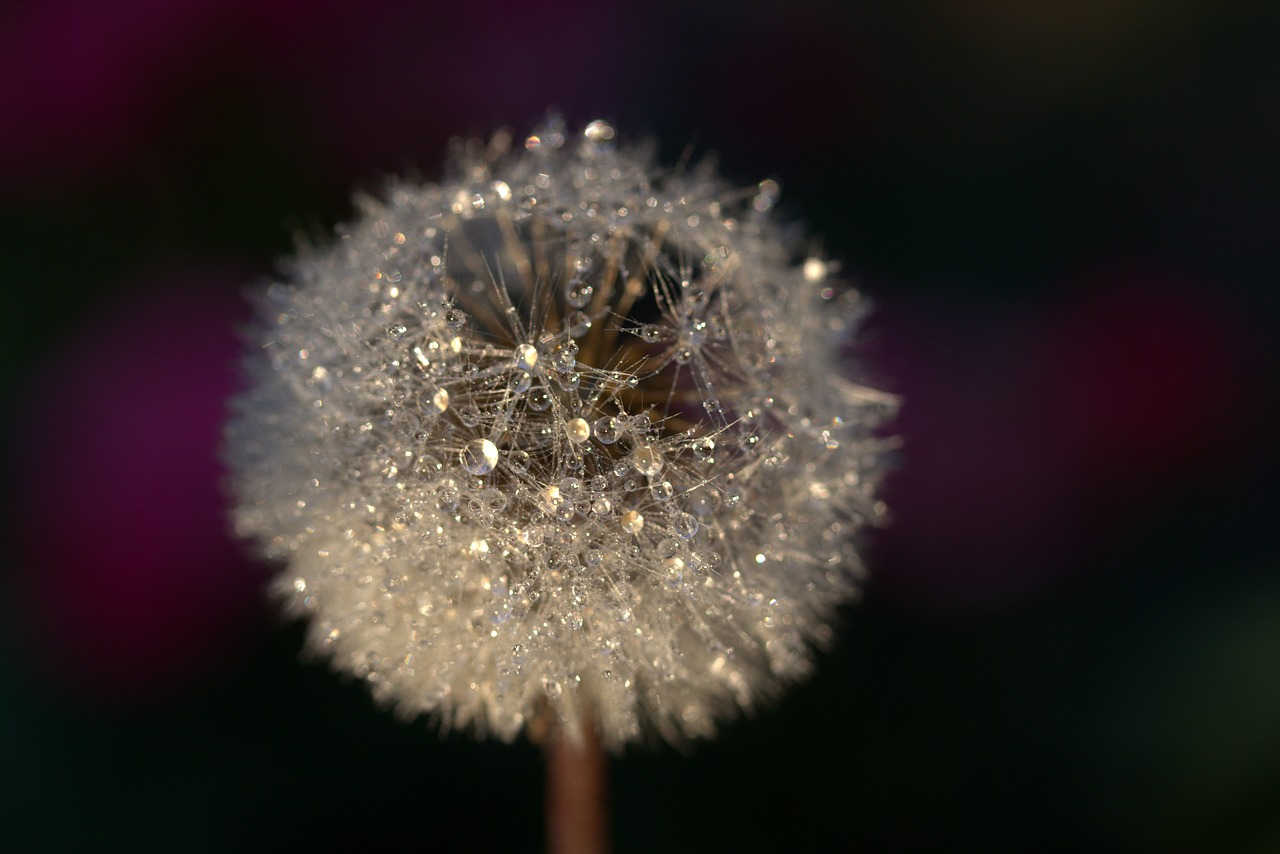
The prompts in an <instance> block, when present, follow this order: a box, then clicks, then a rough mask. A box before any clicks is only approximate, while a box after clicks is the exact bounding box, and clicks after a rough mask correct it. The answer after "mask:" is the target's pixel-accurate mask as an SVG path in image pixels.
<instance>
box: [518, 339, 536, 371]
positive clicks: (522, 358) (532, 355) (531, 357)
mask: <svg viewBox="0 0 1280 854" xmlns="http://www.w3.org/2000/svg"><path fill="white" fill-rule="evenodd" d="M515 356H516V368H518V369H519V370H521V371H524V372H525V373H532V372H533V368H534V366H535V365H537V364H538V348H537V347H534V346H533V345H532V344H521V345H519V346H518V347H516V354H515Z"/></svg>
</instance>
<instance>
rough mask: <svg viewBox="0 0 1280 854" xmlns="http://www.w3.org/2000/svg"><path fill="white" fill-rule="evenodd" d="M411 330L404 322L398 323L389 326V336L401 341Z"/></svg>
mask: <svg viewBox="0 0 1280 854" xmlns="http://www.w3.org/2000/svg"><path fill="white" fill-rule="evenodd" d="M408 331H409V327H407V326H405V325H404V324H403V323H396V324H393V325H392V326H389V327H388V328H387V337H388V338H390V339H391V340H392V341H399V340H400V339H401V338H403V337H404V336H405V333H407V332H408Z"/></svg>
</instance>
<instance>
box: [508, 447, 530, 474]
mask: <svg viewBox="0 0 1280 854" xmlns="http://www.w3.org/2000/svg"><path fill="white" fill-rule="evenodd" d="M506 462H507V468H509V469H510V470H511V471H513V472H515V473H516V474H524V473H525V472H527V471H529V452H528V451H520V450H515V451H512V452H511V453H509V454H507V456H506Z"/></svg>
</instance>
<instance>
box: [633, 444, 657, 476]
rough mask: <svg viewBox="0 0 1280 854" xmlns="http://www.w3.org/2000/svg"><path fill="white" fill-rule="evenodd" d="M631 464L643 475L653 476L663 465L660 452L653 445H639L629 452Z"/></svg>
mask: <svg viewBox="0 0 1280 854" xmlns="http://www.w3.org/2000/svg"><path fill="white" fill-rule="evenodd" d="M631 465H633V466H635V469H636V471H638V472H640V474H642V475H644V476H645V477H654V476H655V475H657V474H658V473H659V472H661V471H662V467H663V465H664V462H663V459H662V452H661V451H659V450H658V449H657V448H655V447H654V446H653V445H641V446H640V447H638V448H636V449H635V450H634V451H632V452H631Z"/></svg>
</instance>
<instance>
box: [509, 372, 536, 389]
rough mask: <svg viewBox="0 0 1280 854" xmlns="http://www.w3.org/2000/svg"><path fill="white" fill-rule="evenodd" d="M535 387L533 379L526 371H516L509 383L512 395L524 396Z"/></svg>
mask: <svg viewBox="0 0 1280 854" xmlns="http://www.w3.org/2000/svg"><path fill="white" fill-rule="evenodd" d="M531 385H533V377H531V376H529V374H527V373H526V372H524V371H516V372H515V373H514V374H513V375H512V376H511V379H510V380H508V381H507V390H508V391H510V392H511V393H512V394H524V393H525V392H526V391H528V390H529V386H531Z"/></svg>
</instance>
